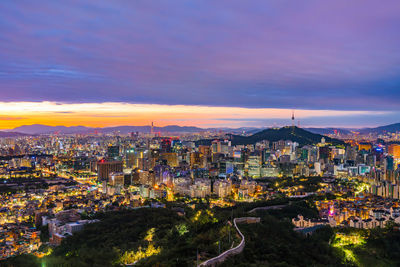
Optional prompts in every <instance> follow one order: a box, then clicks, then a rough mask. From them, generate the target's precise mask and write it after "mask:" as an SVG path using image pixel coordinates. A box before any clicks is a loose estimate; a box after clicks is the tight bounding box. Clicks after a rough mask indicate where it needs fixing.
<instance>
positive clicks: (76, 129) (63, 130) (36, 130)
mask: <svg viewBox="0 0 400 267" xmlns="http://www.w3.org/2000/svg"><path fill="white" fill-rule="evenodd" d="M268 129H269V128H268ZM268 129H265V128H264V129H262V128H256V127H242V128H237V129H232V128H199V127H194V126H177V125H168V126H164V127H154V131H155V132H162V133H167V132H168V133H194V132H201V131H220V130H223V131H226V132H230V133H233V134H241V133H246V134H255V133H257V132H260V131H264V130H268ZM302 129H304V130H307V131H309V132H311V133H314V134H320V135H327V134H333V133H334V132H335V131H337V132H338V133H340V134H341V135H345V134H349V133H350V131H351V130H354V131H358V132H360V133H361V134H368V133H375V134H382V133H385V132H396V131H400V123H395V124H390V125H386V126H380V127H376V128H363V129H345V128H302ZM150 131H151V126H116V127H104V128H94V127H86V126H70V127H67V126H48V125H43V124H32V125H23V126H20V127H17V128H14V129H11V130H8V131H0V137H15V136H23V135H37V134H52V133H60V134H78V133H82V134H85V133H94V132H98V133H112V132H120V133H121V134H128V133H130V132H141V133H150Z"/></svg>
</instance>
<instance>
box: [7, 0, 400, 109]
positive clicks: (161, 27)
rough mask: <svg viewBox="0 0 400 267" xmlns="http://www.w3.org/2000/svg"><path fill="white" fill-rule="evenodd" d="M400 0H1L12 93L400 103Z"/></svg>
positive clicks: (342, 105)
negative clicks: (383, 0)
mask: <svg viewBox="0 0 400 267" xmlns="http://www.w3.org/2000/svg"><path fill="white" fill-rule="evenodd" d="M399 29H400V3H399V1H398V0H388V1H385V2H384V3H381V2H377V1H369V0H357V1H347V0H335V1H320V0H314V1H284V0H282V1H264V0H260V1H242V0H238V1H234V0H229V1H228V0H227V1H203V0H198V1H196V0H195V1H180V0H176V1H169V0H161V1H152V0H139V1H106V0H101V1H99V0H92V1H88V0H79V1H78V0H70V1H52V0H40V1H28V0H27V1H1V2H0V97H1V99H2V101H43V100H48V101H60V102H72V103H73V102H104V101H117V102H119V101H123V102H131V103H157V104H188V105H213V106H240V107H276V108H305V109H338V110H399V108H400V34H399Z"/></svg>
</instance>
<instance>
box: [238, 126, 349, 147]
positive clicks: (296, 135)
mask: <svg viewBox="0 0 400 267" xmlns="http://www.w3.org/2000/svg"><path fill="white" fill-rule="evenodd" d="M322 138H325V140H326V142H327V143H332V144H335V145H338V144H343V141H341V140H338V139H333V138H329V137H326V136H323V135H320V134H315V133H312V132H309V131H306V130H304V129H302V128H298V127H294V128H292V127H290V126H287V127H282V128H279V129H275V128H270V129H265V130H263V131H260V132H258V133H255V134H253V135H251V136H240V135H231V140H232V145H247V144H255V143H257V142H260V141H263V140H268V141H270V142H276V141H279V140H291V141H294V142H297V143H299V144H300V145H311V144H317V143H319V142H321V139H322Z"/></svg>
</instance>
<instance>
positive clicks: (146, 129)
mask: <svg viewBox="0 0 400 267" xmlns="http://www.w3.org/2000/svg"><path fill="white" fill-rule="evenodd" d="M205 130H206V129H202V128H198V127H192V126H177V125H169V126H165V127H154V131H155V132H188V133H191V132H200V131H205ZM12 131H14V132H20V133H26V134H50V133H55V132H58V133H61V134H76V133H94V132H98V133H112V132H120V133H122V134H127V133H131V132H141V133H150V132H151V126H117V127H104V128H92V127H85V126H70V127H67V126H48V125H42V124H33V125H23V126H20V127H17V128H14V129H13V130H12Z"/></svg>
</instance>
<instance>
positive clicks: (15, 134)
mask: <svg viewBox="0 0 400 267" xmlns="http://www.w3.org/2000/svg"><path fill="white" fill-rule="evenodd" d="M26 135H30V134H24V133H18V132H1V131H0V138H5V137H18V136H26Z"/></svg>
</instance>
